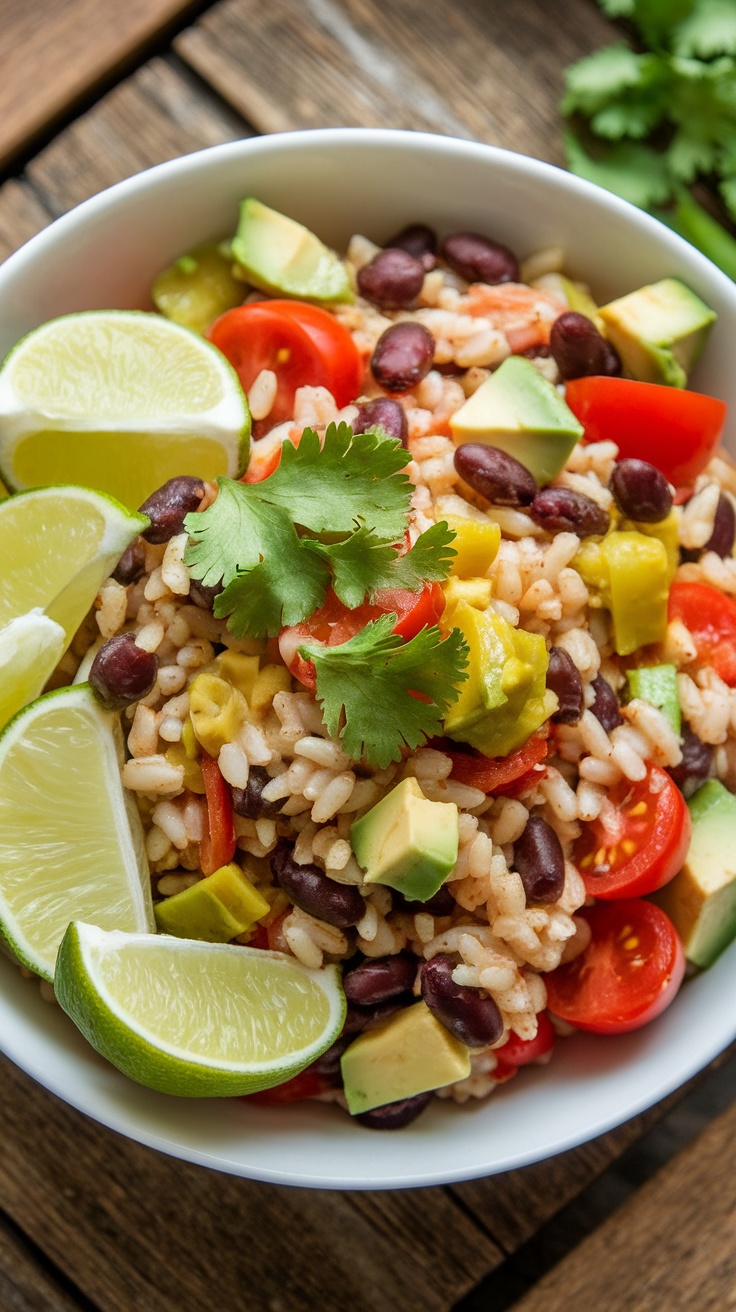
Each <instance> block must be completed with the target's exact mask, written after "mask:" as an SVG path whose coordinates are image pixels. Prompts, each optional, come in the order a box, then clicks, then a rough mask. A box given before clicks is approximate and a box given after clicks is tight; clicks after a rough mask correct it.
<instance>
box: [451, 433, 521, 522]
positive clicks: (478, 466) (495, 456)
mask: <svg viewBox="0 0 736 1312" xmlns="http://www.w3.org/2000/svg"><path fill="white" fill-rule="evenodd" d="M455 468H456V470H457V472H458V474H459V475H460V477H461V478H462V479H464V480H465V482H466V483H469V484H470V486H471V487H472V488H473V490H474V491H475V492H480V495H481V496H482V497H487V498H488V500H489V501H492V502H493V503H494V504H495V505H497V506H530V505H531V503H532V501H533V500H534V498H535V496H536V495H537V493H538V492H539V484H538V483H537V480H536V478H535V477H534V475H533V474H531V473H530V472H529V470H528V469H527V467H526V465H522V463H521V461H520V460H517V459H516V458H515V457H514V456H510V455H508V453H507V452H506V451H501V450H499V448H498V447H497V446H486V444H485V442H463V444H462V446H459V447H458V448H457V449H456V451H455Z"/></svg>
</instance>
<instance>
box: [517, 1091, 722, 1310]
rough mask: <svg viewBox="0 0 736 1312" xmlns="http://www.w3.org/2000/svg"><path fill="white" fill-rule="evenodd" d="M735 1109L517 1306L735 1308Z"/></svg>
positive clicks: (550, 1308) (635, 1308)
mask: <svg viewBox="0 0 736 1312" xmlns="http://www.w3.org/2000/svg"><path fill="white" fill-rule="evenodd" d="M735 1145H736V1107H732V1108H730V1109H729V1111H727V1112H724V1113H723V1115H721V1116H720V1117H719V1118H718V1120H716V1121H715V1122H714V1123H713V1125H711V1126H710V1127H709V1128H708V1129H707V1130H706V1131H705V1132H704V1133H703V1134H702V1135H701V1136H700V1137H699V1138H698V1139H696V1140H695V1142H694V1143H693V1144H691V1146H690V1147H689V1148H687V1149H686V1150H685V1152H683V1153H681V1154H680V1155H679V1156H678V1157H676V1158H675V1159H674V1160H673V1161H672V1162H670V1163H669V1164H668V1165H667V1166H666V1167H665V1168H664V1169H663V1170H662V1171H661V1172H660V1173H659V1174H658V1175H656V1176H655V1177H654V1178H653V1179H652V1180H650V1181H649V1183H648V1184H646V1185H644V1186H643V1187H642V1189H641V1190H640V1191H639V1192H638V1193H637V1194H636V1195H634V1197H633V1198H631V1199H630V1200H629V1201H628V1202H627V1203H625V1204H624V1206H623V1207H622V1208H621V1210H620V1211H619V1212H617V1213H616V1214H615V1215H614V1216H613V1217H611V1218H610V1220H608V1221H607V1222H606V1223H605V1224H604V1225H602V1226H601V1227H600V1229H599V1230H597V1231H596V1232H595V1233H594V1234H593V1235H591V1236H589V1237H588V1238H587V1239H586V1240H585V1241H584V1242H583V1243H582V1244H580V1246H579V1247H578V1248H577V1249H575V1250H574V1251H573V1252H572V1253H571V1254H570V1255H569V1256H568V1257H566V1258H565V1259H564V1260H563V1261H562V1262H560V1264H559V1266H557V1267H555V1268H554V1270H553V1271H551V1272H550V1273H549V1275H547V1276H545V1277H544V1278H543V1279H542V1280H541V1281H540V1282H539V1283H538V1284H537V1285H536V1286H535V1287H534V1289H533V1290H532V1291H531V1292H530V1293H529V1294H528V1295H526V1296H525V1297H524V1298H522V1299H521V1300H520V1301H519V1302H518V1303H516V1304H515V1305H514V1312H567V1310H568V1309H569V1308H593V1307H601V1308H605V1310H606V1312H662V1309H663V1308H667V1309H668V1312H675V1310H676V1309H683V1310H684V1309H686V1308H687V1309H690V1308H712V1309H716V1308H719V1309H720V1308H727V1307H733V1306H734V1300H735V1299H736V1245H735V1244H734V1236H736V1146H735Z"/></svg>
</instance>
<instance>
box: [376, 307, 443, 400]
mask: <svg viewBox="0 0 736 1312" xmlns="http://www.w3.org/2000/svg"><path fill="white" fill-rule="evenodd" d="M433 358H434V337H433V336H432V334H431V333H430V332H429V330H428V329H427V328H425V327H424V324H421V323H414V322H413V321H411V320H406V321H404V322H402V323H392V324H391V327H390V328H387V329H386V331H385V333H382V334H381V336H380V337H379V339H378V341H377V342H376V345H375V349H374V351H373V355H372V357H371V369H372V371H373V377H374V378H375V380H376V382H377V383H378V386H379V387H383V388H384V389H385V391H387V392H408V391H409V390H410V389H411V388H412V387H415V386H416V384H417V383H421V381H422V379H423V378H426V376H427V374H428V373H429V371H430V369H431V368H432V360H433Z"/></svg>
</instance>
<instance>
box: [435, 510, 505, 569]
mask: <svg viewBox="0 0 736 1312" xmlns="http://www.w3.org/2000/svg"><path fill="white" fill-rule="evenodd" d="M444 518H445V521H446V523H447V526H448V528H451V529H452V530H453V532H454V534H455V541H454V542H453V544H452V545H453V547H454V548H455V551H456V552H457V555H456V556H455V558H454V560H453V562H452V568H451V569H450V574H451V575H454V576H455V577H456V578H460V579H472V578H477V577H478V576H479V575H483V574H486V573H487V571H488V570H489V569H490V567H491V565H492V564H493V562H494V560H495V559H496V556H497V555H498V548H499V545H500V542H501V529H500V527H499V525H498V524H494V523H493V522H492V520H490V519H489V520H488V522H487V523H485V524H483V523H481V521H480V520H477V519H465V518H464V517H463V516H462V515H445V516H444Z"/></svg>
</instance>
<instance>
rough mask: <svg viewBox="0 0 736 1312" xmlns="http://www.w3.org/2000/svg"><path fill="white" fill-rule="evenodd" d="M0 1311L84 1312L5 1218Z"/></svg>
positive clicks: (0, 1222)
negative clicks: (0, 1309)
mask: <svg viewBox="0 0 736 1312" xmlns="http://www.w3.org/2000/svg"><path fill="white" fill-rule="evenodd" d="M84 1303H85V1304H86V1300H84ZM0 1308H2V1312H81V1301H80V1299H79V1298H77V1297H76V1296H75V1294H74V1292H73V1291H71V1290H70V1289H68V1288H67V1287H66V1284H65V1283H64V1282H62V1281H60V1280H59V1279H57V1278H56V1275H55V1273H54V1271H53V1270H50V1269H49V1266H48V1263H46V1262H45V1261H44V1260H43V1259H42V1255H41V1254H40V1253H39V1251H38V1250H36V1249H34V1248H33V1247H32V1246H31V1245H29V1243H28V1242H27V1240H26V1239H25V1236H24V1235H22V1234H20V1233H19V1232H18V1231H16V1230H15V1228H14V1227H13V1226H11V1225H9V1224H8V1223H7V1222H6V1220H5V1218H4V1217H0Z"/></svg>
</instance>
